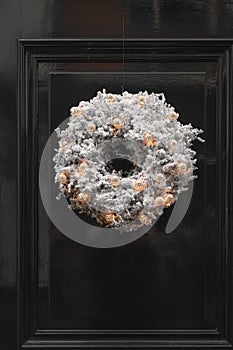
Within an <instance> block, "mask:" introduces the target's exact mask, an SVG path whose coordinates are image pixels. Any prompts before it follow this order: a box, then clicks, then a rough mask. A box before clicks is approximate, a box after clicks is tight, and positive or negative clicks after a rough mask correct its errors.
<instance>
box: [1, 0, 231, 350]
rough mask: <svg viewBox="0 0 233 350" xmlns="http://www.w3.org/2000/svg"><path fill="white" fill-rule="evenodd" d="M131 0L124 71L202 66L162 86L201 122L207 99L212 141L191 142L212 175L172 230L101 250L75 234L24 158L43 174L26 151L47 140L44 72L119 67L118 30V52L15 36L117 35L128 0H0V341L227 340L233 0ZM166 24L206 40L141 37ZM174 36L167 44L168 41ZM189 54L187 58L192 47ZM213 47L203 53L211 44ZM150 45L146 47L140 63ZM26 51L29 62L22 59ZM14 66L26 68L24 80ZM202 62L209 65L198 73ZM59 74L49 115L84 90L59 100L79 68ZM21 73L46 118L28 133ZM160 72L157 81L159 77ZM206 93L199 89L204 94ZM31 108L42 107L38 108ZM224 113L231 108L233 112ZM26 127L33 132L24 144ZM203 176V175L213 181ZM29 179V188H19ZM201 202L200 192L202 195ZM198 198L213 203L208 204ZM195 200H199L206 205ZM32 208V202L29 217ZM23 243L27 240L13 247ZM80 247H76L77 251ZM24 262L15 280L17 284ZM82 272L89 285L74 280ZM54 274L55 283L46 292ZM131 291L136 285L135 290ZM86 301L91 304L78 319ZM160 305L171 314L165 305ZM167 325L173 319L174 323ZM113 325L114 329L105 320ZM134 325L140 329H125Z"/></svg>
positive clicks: (152, 343) (9, 348)
mask: <svg viewBox="0 0 233 350" xmlns="http://www.w3.org/2000/svg"><path fill="white" fill-rule="evenodd" d="M124 8H125V37H126V39H127V38H137V40H136V44H135V43H134V44H132V45H131V44H130V43H129V44H128V49H127V47H126V51H127V50H128V53H130V52H132V53H133V54H134V55H135V59H136V60H137V62H136V63H135V62H134V63H133V64H132V62H131V63H130V59H129V57H128V59H126V67H125V70H126V72H128V71H129V72H130V71H135V69H136V70H137V72H146V71H147V72H148V73H149V77H150V73H151V71H156V72H158V71H161V70H162V71H163V72H165V73H166V72H174V71H175V72H182V71H185V72H193V71H194V72H197V71H198V74H197V75H195V74H193V75H191V76H188V79H187V77H185V75H184V74H183V75H182V74H181V75H179V76H177V75H174V74H170V75H169V81H168V82H167V80H166V79H164V77H163V76H161V79H159V82H158V87H161V88H163V89H166V90H169V91H170V92H169V98H170V100H171V103H174V104H178V107H179V109H181V110H182V114H183V116H184V118H185V119H184V120H185V122H188V121H189V120H190V118H191V119H192V122H193V123H194V124H196V123H197V122H198V124H199V123H201V120H198V119H196V118H198V117H199V116H200V113H201V115H202V116H203V110H201V108H202V107H203V108H204V110H205V109H207V110H208V113H207V115H208V117H207V119H206V121H205V124H204V125H198V126H203V127H204V128H205V130H206V133H205V138H206V139H207V140H208V142H207V143H206V145H205V150H204V153H203V149H202V148H201V147H199V146H197V147H198V153H199V157H200V162H201V163H202V164H203V167H204V168H205V172H206V178H205V180H203V177H202V175H203V173H202V172H201V173H200V174H199V176H200V181H199V182H198V185H197V186H199V188H200V189H201V190H200V191H197V192H195V196H194V198H193V207H192V208H193V209H192V211H191V212H188V214H187V216H186V217H185V223H183V224H182V225H181V227H180V228H179V230H178V232H177V233H176V236H177V237H176V238H175V237H174V238H173V237H169V238H168V237H164V236H163V234H162V232H161V233H159V234H158V235H155V234H153V233H151V234H149V236H148V237H149V238H148V237H147V238H146V237H144V238H143V239H142V240H139V241H138V242H135V243H133V244H132V245H129V246H126V247H124V248H122V249H119V250H109V251H102V250H101V251H99V252H98V251H97V250H93V249H91V248H86V247H81V246H79V245H77V244H75V243H73V242H71V241H69V240H68V239H67V238H65V237H64V236H62V235H61V234H59V233H58V232H57V231H56V229H55V228H54V227H53V226H52V225H51V223H50V222H49V220H48V218H47V217H46V213H45V212H43V207H42V206H41V203H40V199H39V197H37V194H36V191H35V197H33V196H32V194H33V193H34V191H32V188H31V192H29V193H28V192H26V191H28V190H27V189H28V188H30V183H29V184H27V181H28V180H27V179H28V172H27V171H26V169H30V171H32V173H33V174H35V179H36V176H37V173H36V169H37V168H36V165H35V164H37V160H38V159H37V158H33V157H32V153H31V151H32V147H34V146H33V145H34V143H35V144H38V146H39V149H37V151H38V154H41V151H42V149H43V145H44V143H45V142H46V139H47V137H48V135H49V132H50V129H49V126H48V120H47V119H46V116H47V113H48V112H47V111H48V108H47V104H48V90H47V78H48V72H50V71H59V72H61V73H64V72H69V71H70V72H71V73H72V72H77V71H78V72H80V71H83V72H87V71H90V72H97V71H99V72H109V73H111V72H120V71H121V63H120V57H121V50H120V48H119V47H120V45H121V42H119V45H118V44H117V46H118V49H117V52H118V57H116V56H115V58H114V59H111V58H109V57H107V58H106V52H110V53H111V52H115V45H116V44H115V43H114V42H110V43H108V44H107V45H103V43H102V42H100V43H99V44H98V42H97V43H95V42H94V43H93V42H92V41H90V42H87V43H86V44H85V45H86V46H85V45H80V43H79V44H77V43H73V44H71V45H70V46H71V48H69V43H67V42H61V43H59V42H58V43H56V42H55V43H54V42H53V41H50V42H42V43H41V44H40V42H36V43H34V44H33V45H31V47H29V46H30V43H22V45H20V49H19V51H18V58H17V39H20V38H23V39H46V38H51V39H53V38H67V39H70V38H73V39H75V38H94V37H95V38H106V39H109V38H119V39H121V37H122V2H121V1H115V0H108V1H106V0H103V1H102V0H101V1H94V0H92V1H91V0H85V1H84V0H78V1H77V0H69V1H67V0H66V1H64V0H61V1H48V0H38V1H29V0H21V1H17V0H7V1H6V0H2V1H1V3H0V19H1V20H0V29H1V30H0V38H1V39H0V43H1V55H0V67H1V68H0V72H1V73H0V74H1V78H0V101H1V102H0V125H1V127H0V133H1V137H0V160H1V173H0V178H1V181H0V195H1V202H0V212H1V215H0V239H1V243H0V310H1V313H0V333H1V337H0V345H1V348H3V349H4V350H5V349H6V350H14V349H17V348H20V347H21V345H22V344H23V343H24V347H26V348H34V349H37V348H38V349H39V348H41V347H42V348H49V347H51V345H53V346H54V347H55V348H56V347H62V348H63V349H65V348H74V349H75V348H83V347H84V346H85V347H86V348H93V347H100V348H111V347H113V346H115V347H119V348H122V349H124V348H141V349H145V348H146V347H150V348H161V347H166V348H172V347H173V348H180V347H182V348H185V347H189V348H190V347H191V348H192V347H193V348H195V347H198V348H204V347H205V348H212V347H215V346H217V347H222V348H231V347H232V345H231V344H232V343H233V339H232V319H233V317H232V291H233V285H232V252H233V248H232V183H231V178H232V119H231V118H232V114H231V113H232V112H231V111H232V101H231V100H232V90H229V88H230V89H232V69H231V68H230V67H231V60H232V56H231V50H230V49H229V48H230V47H231V44H232V42H231V41H229V42H228V41H226V40H222V39H224V38H233V25H232V23H233V4H232V1H230V0H226V1H222V0H209V1H199V0H190V1H186V0H183V1H168V0H166V1H156V0H155V1H149V0H148V1H142V0H141V1H139V0H135V1H132V0H131V1H128V0H125V1H124ZM166 38H174V39H179V38H180V39H182V38H189V39H195V38H200V39H202V40H203V42H201V44H200V43H199V44H198V45H199V47H200V48H199V49H197V50H195V49H194V48H195V47H196V46H198V45H197V44H195V42H192V41H187V42H186V41H185V42H183V43H182V42H176V41H174V42H173V41H171V42H168V43H166V41H165V42H164V41H161V45H160V46H159V47H158V46H154V45H149V47H146V48H145V45H144V44H145V43H146V42H147V40H146V39H166ZM208 38H216V39H218V41H216V42H208V41H206V40H205V39H208ZM27 45H28V49H27V48H26V46H27ZM108 45H109V46H108ZM41 46H42V47H41ZM93 46H94V47H97V48H96V49H95V50H94V56H95V55H96V58H95V59H94V58H93V57H92V59H91V60H86V61H85V60H84V59H83V61H82V60H81V61H80V59H79V58H78V57H77V58H75V59H74V60H72V59H70V58H69V57H68V55H69V53H70V52H73V53H75V54H78V52H80V53H81V55H83V56H85V55H86V57H87V53H89V52H90V48H91V47H93ZM126 46H127V45H126ZM143 46H144V49H143ZM22 47H24V48H25V49H22ZM72 47H73V48H72ZM77 47H78V49H77ZM85 47H88V48H89V49H86V48H85ZM98 47H99V48H98ZM108 47H110V49H108ZM180 47H184V49H180ZM193 47H194V48H193ZM51 48H53V49H51ZM171 49H172V50H173V54H171V52H170V51H169V50H171ZM143 50H144V51H143ZM182 50H183V51H184V52H185V55H186V58H185V57H183V58H182V59H180V60H175V59H174V57H176V56H177V54H179V53H180V52H181V51H182ZM27 52H30V53H29V54H27ZM43 52H44V54H45V56H48V55H49V53H50V52H53V55H54V57H55V60H54V62H52V61H46V60H45V62H44V63H43V58H42V53H43ZM157 52H160V53H162V57H163V61H164V62H165V63H164V65H163V67H161V60H160V58H161V57H160V58H159V59H158V60H157V61H156V60H154V57H155V56H156V55H157ZM40 53H41V57H40V59H41V61H40V69H39V70H38V76H37V77H36V79H38V85H37V87H36V85H35V84H34V85H33V81H31V80H30V79H29V80H28V79H26V78H28V77H31V72H33V71H35V68H36V67H35V66H32V64H35V60H34V61H33V54H35V55H38V54H40ZM143 53H144V54H143ZM60 54H64V55H65V57H67V61H69V62H64V61H63V60H62V59H61V58H59V55H60ZM188 54H189V55H191V56H192V58H187V55H188ZM143 55H144V56H143ZM150 55H151V57H152V59H151V62H150V61H149V57H150ZM172 55H174V56H172ZM113 56H114V55H113ZM206 56H208V57H207V58H204V57H206ZM145 57H147V58H148V61H147V63H146V64H145ZM215 57H218V65H217V66H216V62H214V61H215ZM20 60H21V63H22V65H21V66H20V65H18V64H19V63H20ZM25 61H26V63H25V66H26V67H31V68H30V69H31V70H30V71H28V73H27V77H25V74H26V72H25V71H24V69H25V67H24V66H23V63H24V62H25ZM33 62H34V63H33ZM31 63H32V64H31ZM17 67H18V71H19V81H20V84H19V85H18V88H17ZM203 72H207V73H206V74H204V75H203V74H202V73H203ZM166 74H167V73H166ZM34 78H35V77H34ZM34 78H33V79H34ZM60 78H61V77H60ZM60 78H58V77H56V76H54V75H53V74H52V78H51V84H52V87H53V89H52V92H53V93H54V97H56V96H60V99H59V101H60V102H61V106H60V108H61V110H60V111H61V112H60V114H58V115H57V116H56V118H52V120H51V128H53V127H54V126H56V125H57V124H58V123H59V122H61V121H62V120H63V118H64V114H65V113H66V107H67V105H68V104H69V103H70V104H72V103H73V101H74V98H75V97H76V96H77V94H76V92H75V91H74V92H75V93H74V96H72V94H67V95H66V97H65V99H64V100H63V93H62V95H61V92H60V91H59V88H60V89H61V88H62V84H66V83H67V84H68V86H69V84H71V85H72V84H73V87H74V88H77V79H76V77H75V76H74V75H73V74H72V75H71V77H69V78H67V76H66V75H64V77H63V78H64V79H61V81H60V82H59V79H60ZM131 78H132V77H131ZM56 79H58V81H56ZM66 79H67V82H66ZM26 81H27V82H28V81H29V85H30V86H35V87H36V91H37V94H36V95H35V96H37V97H38V101H40V102H39V103H38V105H39V111H40V116H43V117H42V118H39V119H38V118H37V119H33V123H34V122H35V121H36V122H38V129H36V130H37V131H39V132H38V133H34V132H35V125H31V124H30V123H31V121H32V120H31V119H30V118H29V119H28V121H29V124H24V123H25V113H24V112H25V109H21V112H23V113H21V114H20V108H21V107H22V102H23V103H24V102H25V101H24V98H25V97H26V96H27V94H26V93H25V86H23V85H21V83H22V84H23V82H26ZM105 81H106V80H105V79H102V80H101V79H100V80H99V82H98V80H97V81H96V82H95V83H94V84H91V83H90V81H88V80H86V81H85V79H84V83H85V84H86V87H85V91H84V92H82V91H81V92H80V95H79V96H80V98H87V97H89V96H91V95H92V94H93V93H94V92H95V90H96V88H97V87H98V86H99V85H103V83H104V82H105ZM148 81H149V79H148V76H147V75H141V77H140V84H141V86H148ZM156 81H157V80H156ZM132 82H133V80H130V79H129V81H128V82H127V79H126V88H127V86H130V87H131V88H132V87H133V86H134V88H135V91H137V90H138V89H137V84H138V80H137V81H136V83H135V84H134V85H133V86H132V85H130V84H132ZM205 82H206V83H205ZM154 83H155V82H152V83H151V84H152V86H151V89H152V88H153V84H154ZM98 84H99V85H98ZM128 84H129V85H128ZM118 86H119V89H120V84H119V80H118V78H117V79H115V80H114V83H113V85H112V88H114V89H116V90H117V87H118ZM188 86H189V89H190V91H191V92H193V94H194V99H195V103H192V101H191V103H192V104H191V105H192V111H191V113H192V115H191V116H190V108H189V105H190V98H191V97H192V93H189V98H188V100H187V101H186V102H185V103H183V100H184V97H185V99H186V98H187V87H188ZM156 87H157V86H156ZM219 89H220V90H219ZM18 90H20V91H21V93H20V95H19V97H18V100H19V102H21V104H18V103H17V93H18ZM68 91H69V90H68ZM229 91H230V92H229ZM202 92H203V94H202ZM30 94H32V93H30ZM56 94H58V95H56ZM199 94H200V96H202V97H199ZM216 94H217V97H216ZM75 95H76V96H75ZM205 96H206V97H207V98H205ZM200 99H201V101H202V102H201V104H200V103H199V101H200ZM28 100H29V105H30V106H33V103H34V102H32V101H31V97H30V96H29V97H28ZM63 101H65V102H64V103H63ZM34 107H35V106H34ZM216 107H217V110H216ZM30 108H31V107H30ZM62 108H63V109H62ZM53 111H54V109H53ZM33 115H34V116H35V113H34V114H33ZM227 115H228V116H229V118H227V119H225V117H226V116H227ZM20 118H21V119H20ZM215 118H216V120H215ZM18 124H19V125H20V128H19V133H18V136H19V139H20V140H22V142H23V143H22V144H21V146H23V148H22V147H21V149H20V153H19V160H20V163H19V165H20V167H21V171H22V172H21V179H20V181H21V185H19V186H18V188H19V189H20V194H21V195H22V197H21V198H20V201H19V198H18V197H17V165H16V164H17V163H16V162H17V152H18V149H19V145H18V144H17V137H16V136H17V125H18ZM221 126H222V127H221ZM27 128H29V129H27ZM26 136H27V137H28V139H27V143H26V144H25V143H24V142H25V137H26ZM216 142H217V144H216ZM27 156H29V158H28V157H27ZM227 160H228V162H227ZM26 161H27V162H28V163H27V166H28V168H27V167H26ZM226 165H227V166H226ZM216 166H217V168H216ZM22 169H23V170H22ZM201 171H202V170H201ZM203 171H204V170H203ZM203 181H205V183H203ZM226 181H227V182H226ZM205 184H207V185H208V186H207V187H206V189H205ZM203 189H204V193H203V192H202V190H203ZM207 189H208V190H207ZM26 193H28V194H29V196H27V197H26V196H24V195H25V194H26ZM202 195H203V196H204V197H202ZM33 199H34V202H35V203H37V204H36V205H38V208H37V209H38V213H37V212H33V211H32V210H31V209H30V207H29V206H27V203H30V202H31V201H32V200H33ZM198 203H201V206H199V205H198ZM203 203H204V204H203ZM202 205H205V210H204V212H203V211H202ZM19 206H21V212H20V219H21V221H20V223H21V224H22V227H21V228H23V230H21V232H20V234H21V236H20V239H18V237H19V231H18V230H17V208H18V207H19ZM25 210H26V211H25ZM200 211H202V212H203V214H201V219H200ZM26 213H27V214H28V215H29V216H27V217H25V216H24V215H25V214H26ZM38 218H40V221H39V226H38V231H36V232H37V233H38V236H37V235H34V233H35V231H34V229H35V227H34V226H33V227H32V226H29V225H31V224H33V225H36V222H37V219H38ZM216 221H217V224H216ZM24 225H25V226H24ZM222 232H223V234H222ZM48 237H50V240H48ZM17 242H18V243H17ZM37 247H38V248H37ZM19 251H20V254H19V255H17V252H19ZM204 252H205V253H204ZM67 256H68V257H69V259H67ZM17 257H18V258H17ZM77 257H79V264H78V265H77ZM49 261H50V263H49ZM203 266H205V270H203ZM200 271H201V273H202V275H201V276H200ZM17 272H18V273H17ZM19 272H20V281H21V283H20V285H19V284H17V275H19ZM74 276H75V277H76V279H75V278H74ZM115 277H117V279H116V278H115ZM80 281H82V286H83V289H80ZM117 281H118V283H117ZM110 282H111V283H110ZM18 286H19V287H20V289H19V290H18ZM48 286H50V287H51V288H50V295H49V294H48V293H49V289H48ZM121 286H123V288H122V289H121V288H120V287H121ZM102 287H103V288H102ZM135 289H136V290H138V294H134V293H133V292H134V290H135ZM91 291H94V293H91ZM170 291H172V293H170ZM204 291H205V293H204ZM116 292H118V294H117V293H116ZM130 292H131V294H133V297H132V298H131V294H130ZM80 293H81V294H80ZM115 293H116V294H115ZM119 293H120V294H119ZM182 293H183V294H182ZM75 295H79V297H80V296H83V299H79V300H78V301H77V300H76V298H75ZM18 296H21V298H20V303H19V306H20V310H21V311H20V314H19V313H18V311H19V310H18V309H17V300H18ZM119 296H120V298H119ZM117 297H118V298H117ZM122 298H123V299H124V303H123V304H122V303H121V304H120V303H119V300H122ZM115 300H117V302H115ZM165 301H167V304H166V305H165V304H164V302H165ZM123 306H124V308H123ZM49 307H50V311H51V315H52V316H62V318H59V317H58V318H57V319H51V320H48V317H47V316H48V310H49ZM80 312H81V313H82V315H84V317H85V318H82V319H77V315H79V314H80ZM188 314H189V315H191V318H190V319H189V322H190V323H189V322H187V323H186V322H185V320H184V319H183V320H181V322H180V323H179V321H178V320H177V317H178V316H179V315H183V316H184V315H188ZM203 314H204V315H205V317H204V319H205V322H204V323H203ZM18 315H20V318H19V321H20V322H18V323H19V327H18V329H19V332H17V319H18ZM130 315H131V316H133V320H130V319H129V316H130ZM163 315H165V317H164V318H163V319H162V316H163ZM117 316H119V317H120V318H121V321H119V319H118V321H117ZM148 316H149V317H148ZM74 317H75V318H74ZM114 317H115V320H114ZM174 317H176V319H175V320H174ZM100 318H101V320H100ZM192 322H193V324H192ZM119 324H120V325H119ZM119 327H120V329H119ZM170 327H172V328H176V329H175V330H173V331H169V329H168V328H170ZM215 327H217V330H216V329H215ZM96 328H98V330H97V331H95V329H96ZM114 328H116V329H115V330H111V329H114ZM133 328H134V329H133ZM139 328H140V329H139ZM161 328H162V329H161ZM190 328H191V330H189V331H188V329H190ZM104 329H106V330H105V331H104ZM127 329H132V330H131V331H130V332H127ZM18 333H19V334H18ZM32 334H33V335H32ZM83 341H84V342H83ZM19 344H21V345H19Z"/></svg>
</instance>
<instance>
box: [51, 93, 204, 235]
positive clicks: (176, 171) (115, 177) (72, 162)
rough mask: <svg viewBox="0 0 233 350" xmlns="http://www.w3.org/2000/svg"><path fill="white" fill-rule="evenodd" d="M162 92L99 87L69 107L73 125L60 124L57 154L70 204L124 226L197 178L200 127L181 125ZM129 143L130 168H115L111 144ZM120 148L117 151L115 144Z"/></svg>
mask: <svg viewBox="0 0 233 350" xmlns="http://www.w3.org/2000/svg"><path fill="white" fill-rule="evenodd" d="M178 117H179V114H178V113H177V112H176V111H175V109H174V107H172V106H170V105H169V104H167V103H166V100H165V96H164V94H162V93H161V94H155V93H151V94H148V93H147V92H146V91H145V92H139V93H137V94H132V93H129V92H124V93H123V94H122V95H120V94H111V93H106V91H105V90H103V92H98V93H97V96H96V97H94V98H93V99H91V100H90V101H82V102H80V103H79V105H78V106H75V107H72V108H71V110H70V118H69V122H68V126H67V128H66V129H65V130H60V129H59V128H58V129H56V132H57V136H58V140H59V141H58V143H59V148H58V149H57V150H56V155H55V156H54V162H55V167H54V168H55V171H56V177H55V181H56V182H57V183H58V184H59V191H60V192H59V196H58V198H60V196H61V195H64V196H65V198H66V199H67V201H68V203H69V207H70V209H72V210H74V211H75V212H76V213H85V214H87V215H88V216H90V217H91V218H92V219H93V220H95V221H96V222H97V223H98V224H100V225H101V226H103V227H111V228H118V229H121V230H122V231H126V230H127V231H130V230H135V229H137V228H139V227H141V226H144V225H150V224H151V223H152V221H153V220H155V219H157V218H158V217H159V216H160V215H161V214H162V213H163V210H164V209H165V208H167V207H169V206H170V205H172V204H173V203H175V201H176V200H177V198H178V196H179V194H180V193H182V192H183V191H185V190H187V185H188V182H189V181H190V180H192V179H194V178H195V176H194V175H193V170H194V169H195V168H196V166H195V164H196V158H195V155H196V152H195V151H194V150H193V149H192V148H191V147H192V143H193V141H194V140H195V139H198V140H199V141H203V140H202V139H201V138H200V137H199V136H198V135H199V134H200V133H201V132H202V130H199V129H196V128H193V127H192V125H191V124H188V125H182V124H181V123H180V122H179V121H178ZM119 142H120V144H121V145H124V144H125V148H126V150H128V154H129V155H128V157H127V152H126V155H125V154H124V156H123V155H122V154H121V152H120V151H119V155H120V156H119V158H122V159H123V158H128V163H129V164H131V167H130V169H128V170H125V169H120V168H114V166H112V164H111V157H110V159H108V152H109V150H110V148H111V143H112V144H113V148H115V149H117V147H118V144H119ZM116 153H117V151H116Z"/></svg>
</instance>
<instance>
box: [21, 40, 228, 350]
mask: <svg viewBox="0 0 233 350" xmlns="http://www.w3.org/2000/svg"><path fill="white" fill-rule="evenodd" d="M232 47H233V40H229V39H190V40H186V39H179V40H176V39H173V40H172V39H169V40H165V39H137V38H135V39H126V40H125V62H136V61H143V62H144V61H145V62H150V61H153V62H154V61H158V62H160V61H163V60H165V61H166V60H168V61H171V62H174V61H177V62H182V61H188V60H193V59H195V60H205V61H208V62H209V61H215V62H217V63H218V67H219V71H218V81H219V85H218V87H217V89H218V91H217V93H218V105H217V107H218V118H217V130H218V135H217V147H218V148H217V149H218V154H217V163H218V165H219V168H218V181H219V182H218V184H219V212H218V215H219V223H218V224H219V257H220V260H219V262H217V263H218V269H219V275H220V276H221V282H222V285H221V286H219V289H218V297H219V304H218V316H219V319H220V327H219V328H218V329H213V330H203V329H201V330H124V329H123V330H78V329H69V330H68V329H61V330H60V329H59V330H58V329H43V330H42V329H38V328H37V320H36V316H37V310H36V299H37V279H38V255H37V254H38V252H37V196H38V193H37V191H34V188H36V187H35V185H36V184H37V183H38V159H37V117H38V116H37V113H36V111H37V103H38V102H37V99H36V88H37V87H36V81H37V73H38V72H37V69H38V64H39V62H43V61H45V62H58V61H60V62H63V61H74V62H87V63H88V62H121V60H122V40H120V39H111V40H109V39H37V40H31V39H30V40H27V39H21V40H19V42H18V206H19V210H18V271H17V272H18V292H19V293H18V294H19V300H18V347H19V348H29V349H30V348H33V349H36V348H45V349H46V348H51V347H55V348H56V347H59V348H62V349H66V348H77V349H84V348H85V349H87V348H108V349H110V348H116V349H117V348H119V349H125V348H137V349H145V348H151V349H153V348H154V349H156V348H167V349H168V348H177V347H178V348H180V347H182V348H184V349H186V348H187V349H188V348H199V349H201V348H210V349H211V348H216V347H219V348H222V349H228V348H232V347H233V346H232V343H233V305H232V304H233V303H232V295H233V278H232V267H233V264H232V259H233V258H232V255H233V240H232V233H231V232H232V231H231V230H232V205H231V204H232V197H233V196H232V194H233V193H232V163H233V159H232V139H233V137H232V136H233V135H232V81H233V78H232V74H233V73H232Z"/></svg>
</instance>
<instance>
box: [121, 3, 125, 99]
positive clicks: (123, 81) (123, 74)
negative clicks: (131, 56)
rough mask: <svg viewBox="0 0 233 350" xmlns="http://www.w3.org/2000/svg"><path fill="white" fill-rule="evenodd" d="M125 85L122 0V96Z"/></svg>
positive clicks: (123, 11)
mask: <svg viewBox="0 0 233 350" xmlns="http://www.w3.org/2000/svg"><path fill="white" fill-rule="evenodd" d="M124 84H125V9H124V0H122V86H121V88H122V94H123V92H124Z"/></svg>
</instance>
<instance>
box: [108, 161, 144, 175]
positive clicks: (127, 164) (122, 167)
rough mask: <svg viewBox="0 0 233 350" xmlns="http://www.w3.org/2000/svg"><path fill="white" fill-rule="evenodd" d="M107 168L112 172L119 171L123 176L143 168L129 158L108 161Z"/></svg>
mask: <svg viewBox="0 0 233 350" xmlns="http://www.w3.org/2000/svg"><path fill="white" fill-rule="evenodd" d="M106 170H107V171H108V172H110V173H112V172H113V171H116V172H117V173H120V174H121V176H122V177H128V176H131V175H132V174H133V173H135V172H139V171H141V170H142V169H141V168H140V167H139V166H138V165H137V164H136V163H134V162H132V161H130V160H129V159H125V158H114V159H111V160H110V161H108V162H107V165H106Z"/></svg>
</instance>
